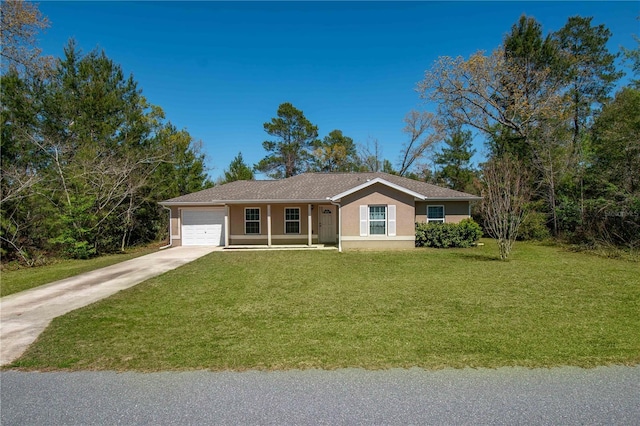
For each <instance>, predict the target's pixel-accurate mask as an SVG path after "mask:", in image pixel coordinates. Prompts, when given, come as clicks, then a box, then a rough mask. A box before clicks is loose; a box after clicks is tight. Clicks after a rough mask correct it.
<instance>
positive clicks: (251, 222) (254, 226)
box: [244, 207, 260, 234]
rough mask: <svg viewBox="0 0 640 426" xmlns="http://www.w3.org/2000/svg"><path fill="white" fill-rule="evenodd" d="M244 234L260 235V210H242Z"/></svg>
mask: <svg viewBox="0 0 640 426" xmlns="http://www.w3.org/2000/svg"><path fill="white" fill-rule="evenodd" d="M244 233H245V234H259V233H260V208H258V207H246V208H245V209H244Z"/></svg>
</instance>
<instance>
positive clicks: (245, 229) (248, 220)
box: [244, 207, 262, 235]
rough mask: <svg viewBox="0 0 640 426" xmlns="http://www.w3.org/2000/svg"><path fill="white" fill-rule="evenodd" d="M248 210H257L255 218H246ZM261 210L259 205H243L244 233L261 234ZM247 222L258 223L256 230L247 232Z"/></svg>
mask: <svg viewBox="0 0 640 426" xmlns="http://www.w3.org/2000/svg"><path fill="white" fill-rule="evenodd" d="M248 210H257V211H258V218H257V219H247V211H248ZM261 219H262V211H261V209H260V207H245V208H244V235H261V227H262V225H261V222H262V220H261ZM249 223H257V224H258V232H247V224H249Z"/></svg>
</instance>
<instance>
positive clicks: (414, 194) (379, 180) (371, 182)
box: [329, 177, 425, 201]
mask: <svg viewBox="0 0 640 426" xmlns="http://www.w3.org/2000/svg"><path fill="white" fill-rule="evenodd" d="M376 183H380V184H382V185H386V186H388V187H390V188H393V189H395V190H397V191H400V192H404V193H405V194H408V195H411V196H412V197H415V198H419V199H421V200H424V198H425V197H424V195H422V194H418V193H417V192H414V191H412V190H410V189H407V188H405V187H403V186H400V185H396V184H394V183H391V182H388V181H386V180H384V179H382V178H380V177H377V178H375V179H371V180H369V179H367V181H366V182H364V183H362V184H360V185H358V186H355V187H353V188H350V189H348V190H346V191H344V192H341V193H340V194H336V195H334V196H333V197H330V198H329V199H330V200H331V201H337V200H340V199H341V198H343V197H346V196H347V195H351V194H353V193H356V192H358V191H360V190H362V189H365V188H367V187H369V186H371V185H375V184H376Z"/></svg>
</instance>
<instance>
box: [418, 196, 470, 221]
mask: <svg viewBox="0 0 640 426" xmlns="http://www.w3.org/2000/svg"><path fill="white" fill-rule="evenodd" d="M427 206H444V221H445V222H447V223H458V222H460V221H461V220H462V219H467V218H469V217H470V216H469V202H468V201H417V202H416V218H415V221H416V222H426V221H427Z"/></svg>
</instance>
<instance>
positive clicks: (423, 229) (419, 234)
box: [416, 219, 482, 248]
mask: <svg viewBox="0 0 640 426" xmlns="http://www.w3.org/2000/svg"><path fill="white" fill-rule="evenodd" d="M481 236H482V229H480V225H478V224H477V223H476V222H474V221H473V219H464V220H462V221H461V222H460V223H438V222H431V223H416V247H436V248H450V247H451V248H453V247H471V246H473V245H474V244H475V243H476V242H477V241H478V240H479V239H480V237H481Z"/></svg>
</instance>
